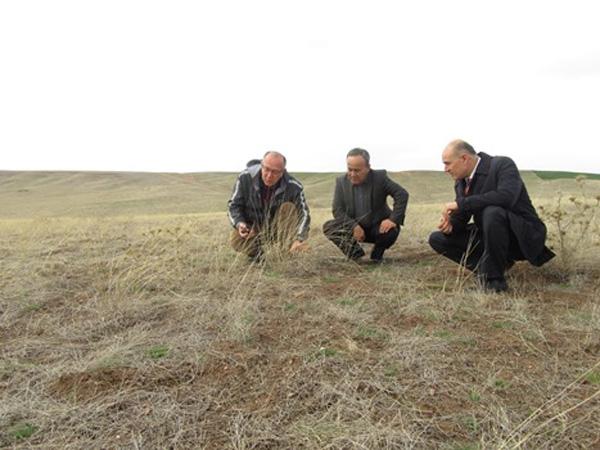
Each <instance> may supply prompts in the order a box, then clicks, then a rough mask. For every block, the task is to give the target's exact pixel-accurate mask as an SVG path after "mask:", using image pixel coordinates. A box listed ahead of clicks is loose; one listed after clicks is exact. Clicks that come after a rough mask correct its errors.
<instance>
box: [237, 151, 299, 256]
mask: <svg viewBox="0 0 600 450" xmlns="http://www.w3.org/2000/svg"><path fill="white" fill-rule="evenodd" d="M285 167H286V159H285V156H283V155H282V154H281V153H278V152H267V153H265V155H264V157H263V159H262V161H257V160H256V161H251V162H250V163H249V164H248V167H247V168H246V170H244V171H243V172H242V173H241V174H240V175H239V176H238V178H237V180H236V182H235V186H234V188H233V194H232V196H231V198H230V199H229V202H228V216H229V221H230V222H231V225H232V226H233V227H234V228H235V229H234V230H233V232H232V234H231V245H232V247H233V248H234V249H235V250H236V251H238V252H242V253H245V254H246V255H248V256H249V257H250V258H252V259H255V260H258V259H260V258H262V256H263V250H264V246H265V245H266V244H267V245H272V246H275V247H277V248H278V249H279V250H281V251H284V252H287V251H290V252H297V251H300V250H302V249H304V248H306V244H304V241H305V240H306V239H307V238H308V231H309V227H310V212H309V209H308V204H307V203H306V199H305V197H304V189H303V187H302V184H300V182H299V181H298V180H296V179H295V178H294V177H292V176H291V175H289V174H288V173H287V171H286V168H285Z"/></svg>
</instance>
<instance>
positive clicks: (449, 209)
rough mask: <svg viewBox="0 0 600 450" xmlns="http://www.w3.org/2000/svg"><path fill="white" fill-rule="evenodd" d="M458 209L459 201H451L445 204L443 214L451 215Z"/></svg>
mask: <svg viewBox="0 0 600 450" xmlns="http://www.w3.org/2000/svg"><path fill="white" fill-rule="evenodd" d="M456 211H458V203H456V202H450V203H446V204H445V205H444V211H443V212H442V214H447V215H451V214H452V213H453V212H456Z"/></svg>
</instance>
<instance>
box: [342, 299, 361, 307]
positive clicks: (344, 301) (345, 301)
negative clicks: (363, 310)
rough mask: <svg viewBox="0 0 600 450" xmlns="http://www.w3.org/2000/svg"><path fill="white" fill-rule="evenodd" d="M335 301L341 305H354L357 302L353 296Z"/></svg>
mask: <svg viewBox="0 0 600 450" xmlns="http://www.w3.org/2000/svg"><path fill="white" fill-rule="evenodd" d="M337 302H338V304H340V305H342V306H354V305H356V304H358V302H359V300H358V299H357V298H353V297H342V298H340V299H339V300H338V301H337Z"/></svg>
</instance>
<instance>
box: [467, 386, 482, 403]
mask: <svg viewBox="0 0 600 450" xmlns="http://www.w3.org/2000/svg"><path fill="white" fill-rule="evenodd" d="M469 400H471V401H472V402H479V401H480V400H481V394H480V393H479V392H478V391H476V390H475V389H471V391H470V392H469Z"/></svg>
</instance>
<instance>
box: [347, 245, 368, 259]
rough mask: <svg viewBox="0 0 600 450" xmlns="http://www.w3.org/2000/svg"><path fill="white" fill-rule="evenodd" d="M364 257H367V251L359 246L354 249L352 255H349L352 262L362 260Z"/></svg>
mask: <svg viewBox="0 0 600 450" xmlns="http://www.w3.org/2000/svg"><path fill="white" fill-rule="evenodd" d="M363 256H365V251H364V250H363V249H362V247H361V246H360V245H359V246H357V247H356V248H353V249H352V251H351V252H350V254H349V255H348V258H349V259H351V260H352V261H358V260H359V259H360V258H362V257H363Z"/></svg>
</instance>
